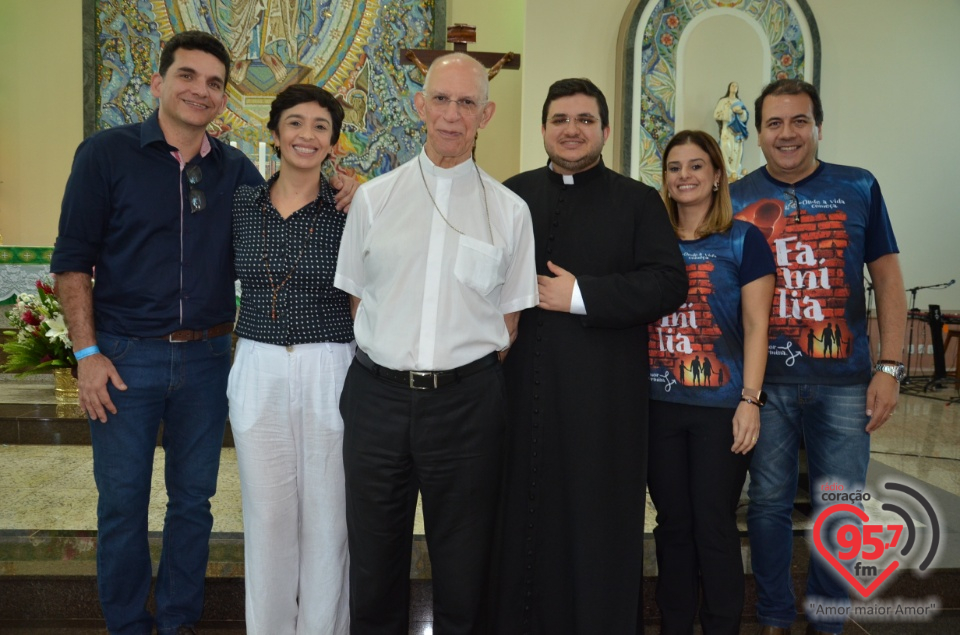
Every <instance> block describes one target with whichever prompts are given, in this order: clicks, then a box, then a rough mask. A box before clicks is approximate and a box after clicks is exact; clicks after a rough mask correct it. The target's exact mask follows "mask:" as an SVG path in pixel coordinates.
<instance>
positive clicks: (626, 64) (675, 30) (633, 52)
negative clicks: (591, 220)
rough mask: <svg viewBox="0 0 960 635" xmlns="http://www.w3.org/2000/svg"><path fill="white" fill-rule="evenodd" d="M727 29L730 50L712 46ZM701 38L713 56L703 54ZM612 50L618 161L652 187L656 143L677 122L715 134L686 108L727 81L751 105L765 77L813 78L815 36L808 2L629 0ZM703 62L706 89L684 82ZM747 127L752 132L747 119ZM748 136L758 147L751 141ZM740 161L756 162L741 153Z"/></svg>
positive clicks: (702, 106)
mask: <svg viewBox="0 0 960 635" xmlns="http://www.w3.org/2000/svg"><path fill="white" fill-rule="evenodd" d="M725 31H726V32H728V33H729V34H730V36H729V41H730V45H729V47H728V49H729V52H730V55H729V56H724V55H723V53H724V49H723V47H722V46H720V45H719V44H715V43H716V42H723V41H724V40H725V39H726V38H725V36H724V32H725ZM701 40H706V42H704V41H701ZM707 46H712V47H713V49H714V50H715V52H716V55H715V56H714V57H713V59H708V60H706V61H704V60H703V51H705V50H709V49H707ZM619 51H620V55H619V59H620V72H619V73H618V84H619V85H618V86H617V94H618V95H619V96H620V108H619V113H620V114H619V119H620V121H619V122H618V123H619V125H618V126H617V129H618V130H619V134H618V135H617V136H616V139H615V141H616V143H617V144H618V146H619V147H618V148H616V150H615V151H616V152H617V158H618V159H619V166H618V167H619V170H620V172H622V173H623V174H626V175H629V176H631V177H633V178H635V179H638V180H641V181H643V182H645V183H647V184H649V185H652V186H655V187H659V185H660V155H661V151H662V149H663V147H664V146H665V145H666V143H667V141H669V139H670V137H671V136H673V133H674V132H675V131H676V130H677V124H678V123H679V124H680V125H681V126H683V127H688V128H689V127H696V128H703V129H706V130H708V131H711V132H713V133H714V134H715V135H716V124H715V123H713V122H712V121H709V126H707V125H704V124H705V122H706V120H705V119H704V118H703V117H704V116H703V115H699V117H698V116H697V115H695V114H691V113H712V112H713V108H714V106H715V105H716V100H717V99H719V97H720V96H721V93H722V92H723V89H725V88H726V85H727V82H729V81H737V82H739V83H740V84H741V90H740V98H741V99H742V100H743V101H744V102H745V103H747V105H748V106H749V107H750V108H751V110H752V107H753V100H754V99H755V98H756V96H757V95H758V94H759V92H760V89H761V88H762V87H763V86H764V85H766V84H767V83H768V82H770V81H772V80H775V79H778V78H781V77H800V78H803V79H805V80H806V81H809V82H811V83H812V84H814V85H815V86H817V87H818V88H819V84H820V34H819V31H818V29H817V24H816V20H815V19H814V17H813V12H812V11H811V10H810V7H809V6H808V5H807V3H806V1H805V0H635V1H634V2H632V3H631V5H630V6H629V7H628V9H627V11H626V13H625V15H624V23H623V25H622V26H621V32H620V42H619ZM754 51H755V52H757V53H758V54H759V59H757V58H756V57H755V55H756V54H757V53H754ZM728 57H729V59H727V58H728ZM697 59H700V60H701V62H700V63H697ZM725 61H728V62H729V68H727V67H726V66H724V62H725ZM704 63H706V64H707V65H709V70H707V71H704V72H703V73H701V74H703V75H705V76H711V77H709V81H710V84H709V88H702V90H701V87H700V85H699V82H694V85H693V86H690V85H685V84H687V82H686V81H685V80H686V79H687V77H689V76H691V75H693V76H697V74H698V70H699V69H701V68H702V66H703V65H704ZM718 69H723V70H722V71H719V70H718ZM714 75H715V76H716V77H712V76H714ZM704 95H709V98H707V97H705V96H704ZM678 115H679V119H678ZM752 115H753V113H752V112H751V117H752ZM749 127H750V129H751V132H752V133H753V132H754V126H753V121H752V120H751V122H750V124H749ZM751 136H752V135H751ZM748 144H750V145H755V144H754V143H753V139H751V140H750V141H749V142H748ZM745 167H747V168H749V169H753V168H755V167H757V165H749V162H748V161H747V160H746V157H745Z"/></svg>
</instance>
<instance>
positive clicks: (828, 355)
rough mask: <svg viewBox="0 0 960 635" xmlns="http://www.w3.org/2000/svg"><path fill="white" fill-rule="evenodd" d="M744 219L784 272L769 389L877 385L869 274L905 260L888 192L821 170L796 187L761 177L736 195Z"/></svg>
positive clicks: (865, 178)
mask: <svg viewBox="0 0 960 635" xmlns="http://www.w3.org/2000/svg"><path fill="white" fill-rule="evenodd" d="M730 195H731V197H732V198H733V209H734V212H736V213H737V218H740V219H742V220H745V221H749V222H751V223H753V224H754V225H756V226H757V227H758V228H759V229H760V231H761V232H763V235H764V236H765V237H766V239H767V242H768V243H769V245H770V249H771V251H772V252H773V255H774V259H775V261H776V266H777V287H776V291H775V292H774V296H773V308H772V311H771V314H770V348H769V357H768V358H767V372H766V381H768V382H771V383H781V384H784V383H785V384H794V383H797V384H799V383H804V384H805V383H811V384H834V385H850V384H858V383H865V382H868V381H870V371H871V368H870V351H869V348H868V343H867V322H866V303H865V301H864V289H863V267H864V264H865V263H868V262H873V261H874V260H876V259H877V258H880V257H881V256H885V255H887V254H890V253H898V252H899V250H898V249H897V241H896V239H895V238H894V235H893V228H892V227H891V226H890V218H889V216H888V215H887V207H886V205H885V204H884V202H883V195H882V194H881V193H880V185H879V184H878V183H877V180H876V179H875V178H874V177H873V175H872V174H870V173H869V172H867V171H866V170H862V169H860V168H853V167H847V166H842V165H834V164H831V163H823V162H821V163H820V165H819V166H818V167H817V169H816V171H815V172H814V173H813V174H811V175H810V176H808V177H807V178H805V179H803V180H802V181H800V182H798V183H796V184H794V185H790V184H788V183H783V182H780V181H777V180H776V179H774V178H773V177H772V176H770V174H769V173H768V172H767V170H766V168H765V167H764V168H760V169H759V170H755V171H753V172H751V173H750V174H748V175H747V176H746V177H745V178H743V179H741V180H739V181H736V182H735V183H734V184H733V185H731V186H730Z"/></svg>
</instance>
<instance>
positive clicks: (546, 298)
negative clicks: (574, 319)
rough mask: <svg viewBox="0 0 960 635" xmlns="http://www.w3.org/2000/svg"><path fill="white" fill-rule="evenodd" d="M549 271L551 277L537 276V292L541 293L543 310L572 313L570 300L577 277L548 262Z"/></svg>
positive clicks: (540, 305)
mask: <svg viewBox="0 0 960 635" xmlns="http://www.w3.org/2000/svg"><path fill="white" fill-rule="evenodd" d="M547 269H549V270H550V273H552V274H553V277H551V276H537V290H538V291H539V292H540V304H538V305H537V306H539V307H540V308H541V309H545V310H547V311H560V312H562V313H569V312H570V299H571V298H572V297H573V285H574V284H575V283H576V282H577V278H576V276H574V275H573V274H572V273H570V272H569V271H567V270H566V269H564V268H562V267H558V266H557V265H555V264H553V263H552V262H551V261H549V260H548V261H547Z"/></svg>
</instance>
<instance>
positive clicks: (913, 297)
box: [902, 280, 956, 385]
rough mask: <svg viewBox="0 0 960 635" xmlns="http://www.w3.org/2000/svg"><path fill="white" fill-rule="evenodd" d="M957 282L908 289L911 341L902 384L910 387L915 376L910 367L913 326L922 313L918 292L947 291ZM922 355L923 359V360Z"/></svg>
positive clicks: (908, 346)
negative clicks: (925, 290) (918, 306)
mask: <svg viewBox="0 0 960 635" xmlns="http://www.w3.org/2000/svg"><path fill="white" fill-rule="evenodd" d="M955 282H956V280H951V281H950V282H940V283H937V284H928V285H927V286H923V287H913V288H912V289H907V291H909V292H910V310H909V311H907V317H908V318H909V320H910V339H909V342H908V344H907V376H906V377H904V379H903V382H902V384H903V385H909V384H910V381H911V380H912V379H913V376H912V375H911V374H910V365H911V362H912V361H913V326H914V322H916V320H917V314H918V313H919V312H920V311H919V309H917V291H922V290H924V289H946V288H947V287H949V286H952V285H953V283H955ZM922 358H923V357H922V355H921V359H922Z"/></svg>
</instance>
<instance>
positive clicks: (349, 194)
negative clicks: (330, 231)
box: [330, 172, 360, 213]
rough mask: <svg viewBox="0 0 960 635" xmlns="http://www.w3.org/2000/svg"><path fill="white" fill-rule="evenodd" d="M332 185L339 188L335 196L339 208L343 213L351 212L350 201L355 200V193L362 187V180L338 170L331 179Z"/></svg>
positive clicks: (336, 188)
mask: <svg viewBox="0 0 960 635" xmlns="http://www.w3.org/2000/svg"><path fill="white" fill-rule="evenodd" d="M330 187H332V188H333V189H335V190H337V194H336V196H334V197H333V200H334V202H335V203H336V205H337V209H338V210H339V211H341V212H343V213H347V212H349V211H350V203H352V202H353V195H354V194H356V193H357V188H358V187H360V181H358V180H356V179H354V178H353V177H349V176H345V175H343V174H340V173H339V172H337V173H336V174H334V175H333V178H331V179H330Z"/></svg>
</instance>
